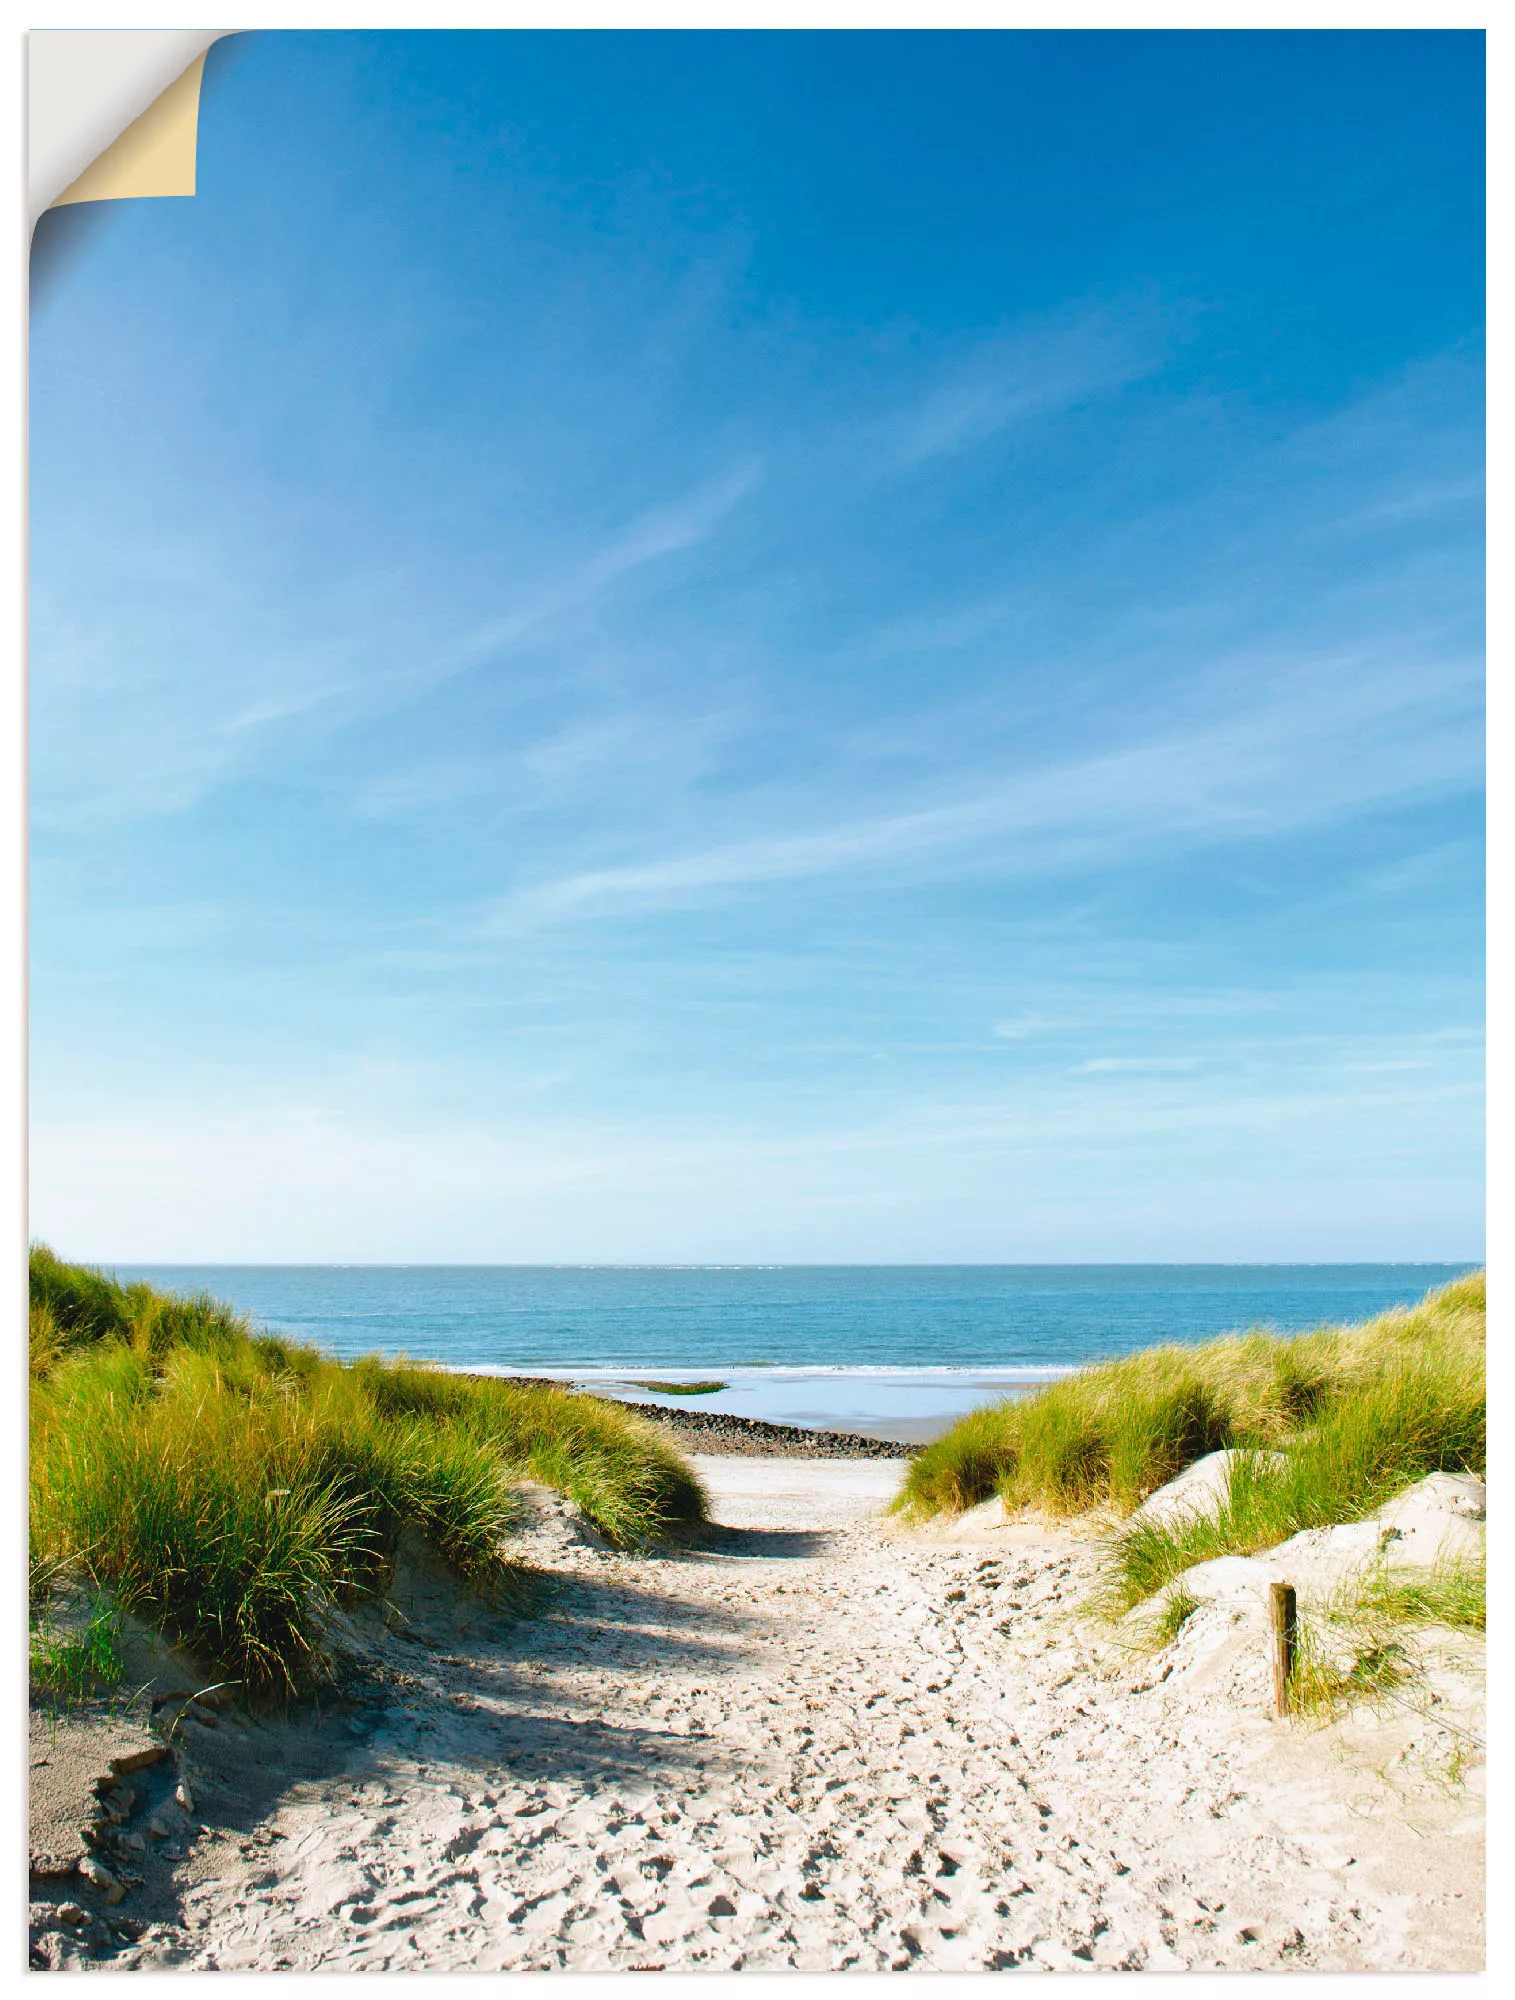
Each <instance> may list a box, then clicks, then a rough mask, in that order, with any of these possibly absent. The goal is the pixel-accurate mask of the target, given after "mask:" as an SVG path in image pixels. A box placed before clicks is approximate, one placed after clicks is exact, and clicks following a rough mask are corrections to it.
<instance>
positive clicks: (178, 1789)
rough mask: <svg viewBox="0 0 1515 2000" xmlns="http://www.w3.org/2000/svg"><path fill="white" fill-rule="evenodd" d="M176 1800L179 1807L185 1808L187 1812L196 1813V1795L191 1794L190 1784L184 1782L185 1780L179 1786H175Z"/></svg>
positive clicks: (181, 1780)
mask: <svg viewBox="0 0 1515 2000" xmlns="http://www.w3.org/2000/svg"><path fill="white" fill-rule="evenodd" d="M174 1799H175V1801H176V1802H177V1803H178V1804H179V1805H181V1806H183V1808H184V1810H185V1811H186V1812H190V1813H192V1812H193V1811H194V1809H195V1798H194V1793H193V1792H191V1790H190V1789H189V1786H188V1784H187V1783H186V1782H185V1781H184V1779H183V1778H181V1779H180V1780H179V1782H178V1784H177V1785H175V1786H174Z"/></svg>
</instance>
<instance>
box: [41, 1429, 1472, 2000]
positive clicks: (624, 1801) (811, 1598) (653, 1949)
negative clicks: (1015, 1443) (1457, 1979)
mask: <svg viewBox="0 0 1515 2000" xmlns="http://www.w3.org/2000/svg"><path fill="white" fill-rule="evenodd" d="M696 1463H697V1464H698V1467H699V1470H700V1472H701V1474H702V1476H703V1477H704V1479H705V1480H706V1482H707V1484H708V1486H709V1489H710V1491H711V1494H712V1498H713V1502H714V1507H713V1512H714V1515H715V1519H716V1521H717V1523H718V1524H719V1525H718V1526H717V1527H716V1528H715V1529H714V1530H713V1531H711V1532H710V1533H709V1534H708V1535H707V1536H706V1537H705V1538H704V1540H703V1541H702V1543H701V1545H700V1546H698V1547H697V1548H694V1549H690V1550H687V1551H682V1552H678V1553H673V1554H668V1555H664V1556H658V1557H652V1558H647V1557H629V1556H624V1555H618V1554H614V1553H612V1552H610V1551H608V1550H606V1549H605V1548H603V1547H600V1546H596V1545H595V1540H594V1537H593V1536H592V1535H590V1534H588V1533H587V1532H586V1531H585V1530H583V1529H582V1527H581V1526H580V1525H579V1524H578V1522H577V1519H576V1517H575V1515H574V1514H573V1511H572V1509H571V1508H569V1507H568V1505H567V1504H566V1503H565V1502H563V1501H561V1500H559V1499H557V1498H556V1496H553V1495H551V1494H548V1493H547V1492H546V1491H545V1489H543V1490H539V1491H537V1493H536V1494H535V1496H534V1504H535V1508H536V1525H535V1527H534V1529H533V1530H532V1532H531V1534H530V1536H529V1537H528V1547H529V1549H530V1552H531V1554H532V1555H533V1557H534V1559H535V1560H536V1562H537V1563H538V1564H539V1565H541V1566H542V1567H543V1568H544V1569H547V1570H550V1571H551V1572H552V1573H553V1578H554V1581H553V1582H552V1583H551V1586H550V1588H549V1591H548V1593H547V1595H546V1596H545V1598H544V1601H543V1604H542V1606H541V1608H540V1610H539V1611H538V1613H537V1615H535V1616H532V1617H529V1618H526V1619H521V1620H517V1621H514V1622H509V1621H501V1620H499V1619H498V1618H497V1617H495V1616H492V1615H491V1614H488V1613H486V1612H482V1611H480V1610H479V1608H478V1607H476V1606H475V1607H468V1606H467V1605H466V1604H465V1603H464V1602H463V1601H462V1600H460V1599H459V1598H458V1597H457V1596H456V1594H455V1592H454V1591H453V1590H452V1589H451V1588H450V1587H449V1586H448V1584H447V1582H446V1580H445V1579H443V1578H441V1577H440V1576H438V1575H437V1574H436V1573H435V1572H434V1571H431V1570H429V1569H428V1567H427V1565H426V1564H425V1562H424V1561H419V1562H416V1563H413V1564H412V1565H411V1566H410V1568H409V1570H408V1571H407V1573H406V1574H405V1575H403V1576H402V1577H401V1579H400V1582H399V1603H400V1606H401V1610H402V1613H403V1616H402V1617H401V1618H398V1619H396V1620H395V1621H394V1622H393V1629H391V1630H389V1631H388V1632H385V1631H382V1630H380V1629H379V1628H378V1627H377V1626H374V1627H370V1628H368V1629H367V1630H366V1631H360V1630H359V1628H357V1627H354V1628H353V1629H352V1631H351V1634H350V1647H351V1650H352V1652H353V1653H354V1655H355V1657H357V1659H358V1660H359V1663H360V1673H361V1676H362V1678H361V1683H360V1687H359V1691H358V1694H357V1696H356V1697H353V1696H351V1695H349V1697H348V1699H347V1700H346V1701H345V1702H344V1703H343V1704H341V1705H339V1706H338V1707H337V1708H336V1709H335V1710H330V1709H329V1710H328V1712H327V1713H326V1714H324V1715H323V1716H321V1717H320V1718H318V1719H315V1720H311V1719H309V1718H307V1719H306V1720H304V1721H302V1722H301V1723H299V1724H294V1723H291V1722H287V1721H286V1722H279V1721H274V1720H268V1721H263V1722H253V1721H250V1720H248V1719H247V1718H245V1717H239V1716H238V1714H237V1713H236V1712H235V1711H234V1710H223V1711H222V1712H221V1713H220V1715H219V1716H217V1715H214V1714H210V1713H208V1714H207V1715H206V1717H205V1720H204V1721H195V1720H192V1719H191V1720H186V1721H184V1722H183V1723H182V1724H181V1725H180V1728H179V1730H178V1732H177V1735H176V1743H175V1749H176V1763H175V1766H174V1772H173V1773H172V1774H169V1775H172V1776H173V1777H174V1778H175V1781H176V1782H177V1783H178V1784H179V1786H180V1787H181V1788H182V1795H181V1797H180V1798H179V1799H178V1800H177V1801H176V1800H175V1798H174V1797H173V1796H171V1787H170V1786H169V1783H168V1776H165V1775H162V1774H160V1776H159V1778H158V1780H157V1783H156V1790H155V1791H154V1789H153V1786H152V1784H150V1783H148V1782H146V1781H148V1780H151V1779H152V1778H153V1773H151V1772H147V1773H143V1774H142V1779H141V1780H139V1781H138V1793H139V1796H138V1797H137V1798H136V1799H134V1800H127V1801H124V1802H123V1803H124V1804H125V1806H126V1808H127V1817H126V1819H125V1821H124V1828H125V1831H124V1834H122V1835H121V1836H119V1837H118V1841H117V1848H116V1852H117V1853H118V1855H119V1854H133V1853H134V1854H135V1856H136V1873H137V1874H138V1875H139V1877H140V1881H139V1883H137V1884H136V1885H133V1886H132V1887H131V1889H130V1894H129V1896H128V1897H127V1899H126V1900H124V1901H123V1902H122V1903H121V1905H120V1913H121V1915H122V1916H124V1917H125V1921H124V1922H122V1921H119V1919H118V1913H117V1911H116V1910H115V1909H114V1908H108V1909H100V1910H98V1911H92V1912H91V1913H87V1914H88V1922H87V1924H86V1925H84V1926H74V1927H72V1928H71V1927H70V1926H69V1925H68V1924H65V1923H60V1922H59V1921H57V1917H56V1908H57V1897H58V1896H60V1895H61V1894H62V1893H63V1891H62V1890H55V1891H52V1892H43V1894H44V1900H43V1901H42V1902H41V1903H40V1904H35V1905H34V1912H33V1915H34V1922H37V1928H36V1930H35V1933H34V1934H35V1935H36V1936H37V1937H38V1939H39V1944H38V1946H37V1947H36V1948H37V1949H38V1950H40V1952H41V1954H42V1958H41V1962H43V1963H48V1964H54V1965H66V1964H71V1963H79V1962H80V1961H81V1960H83V1959H85V1958H91V1959H93V1960H94V1962H101V1961H102V1960H103V1961H104V1962H105V1963H108V1964H114V1965H118V1966H123V1967H129V1966H138V1967H144V1968H163V1967H171V1966H179V1967H191V1968H198V1969H205V1970H210V1969H220V1970H226V1971H231V1970H244V1969H245V1970H252V1969H270V1970H271V1969H280V1968H282V1969H301V1970H315V1969H326V1970H332V1971H375V1970H391V1969H405V1968H411V1969H417V1970H421V1969H429V1970H438V1971H442V1970H448V1969H454V1968H457V1969H462V1968H468V1969H474V1970H514V1969H528V1968H552V1967H559V1968H566V1969H577V1970H595V1969H600V1968H604V1969H618V1968H637V1967H657V1968H668V1969H711V1970H715V1969H751V1970H763V1969H780V1968H788V1967H794V1968H802V1969H810V1970H817V1971H820V1970H833V1969H846V1968H857V1969H872V1970H882V1969H891V1968H892V1969H901V1970H903V1969H910V1968H933V1969H937V1970H960V1969H961V1970H967V1969H993V1968H1003V1967H1012V1966H1025V1967H1028V1968H1035V1967H1046V1968H1076V1967H1078V1966H1080V1965H1084V1966H1096V1967H1098V1966H1106V1967H1126V1968H1137V1967H1149V1968H1153V1969H1157V1968H1164V1967H1167V1968H1179V1967H1196V1968H1204V1967H1233V1968H1243V1967H1255V1968H1267V1967H1273V1968H1284V1967H1310V1968H1316V1969H1321V1970H1331V1969H1343V1970H1344V1969H1350V1968H1380V1969H1395V1968H1411V1967H1439V1968H1449V1969H1450V1968H1471V1967H1474V1966H1477V1965H1479V1964H1481V1962H1482V1934H1483V1924H1482V1910H1481V1904H1480V1902H1479V1885H1480V1883H1481V1879H1482V1876H1481V1868H1482V1859H1481V1856H1482V1812H1481V1805H1482V1801H1481V1798H1480V1796H1479V1788H1480V1776H1481V1774H1480V1771H1479V1770H1478V1769H1477V1768H1476V1764H1477V1759H1476V1757H1475V1758H1473V1759H1472V1760H1468V1759H1467V1758H1466V1757H1464V1768H1462V1769H1461V1771H1460V1773H1459V1775H1458V1778H1457V1781H1456V1782H1448V1781H1447V1780H1446V1778H1445V1776H1444V1772H1445V1769H1446V1766H1447V1759H1448V1756H1449V1754H1451V1753H1455V1751H1456V1749H1457V1745H1458V1743H1459V1741H1463V1742H1465V1741H1466V1739H1467V1738H1468V1737H1469V1736H1470V1734H1471V1733H1472V1732H1474V1731H1475V1730H1476V1733H1477V1736H1478V1737H1479V1738H1480V1739H1481V1735H1482V1729H1481V1724H1480V1723H1479V1722H1478V1719H1477V1713H1476V1693H1474V1692H1471V1691H1470V1690H1472V1689H1473V1688H1474V1685H1475V1682H1476V1673H1475V1672H1474V1668H1475V1666H1476V1662H1475V1661H1473V1660H1472V1658H1471V1655H1470V1657H1469V1659H1468V1660H1466V1661H1464V1662H1462V1670H1465V1671H1464V1678H1463V1679H1462V1680H1460V1681H1459V1680H1458V1678H1457V1673H1458V1671H1459V1669H1458V1663H1457V1662H1455V1661H1454V1662H1453V1663H1452V1665H1451V1666H1450V1667H1449V1668H1448V1669H1447V1672H1446V1673H1445V1674H1444V1675H1443V1679H1442V1684H1441V1685H1442V1688H1443V1694H1442V1698H1441V1701H1440V1705H1439V1706H1438V1707H1437V1708H1436V1709H1434V1710H1432V1711H1429V1712H1426V1713H1422V1712H1411V1711H1409V1710H1403V1711H1397V1710H1386V1711H1384V1712H1383V1713H1382V1714H1380V1715H1378V1716H1376V1717H1375V1716H1372V1715H1366V1714H1363V1713H1357V1714H1354V1715H1353V1717H1352V1718H1351V1719H1350V1720H1348V1721H1346V1722H1343V1723H1337V1724H1333V1725H1331V1726H1330V1727H1328V1728H1318V1727H1315V1728H1312V1727H1309V1726H1306V1725H1303V1724H1294V1723H1289V1724H1279V1723H1277V1722H1275V1721H1273V1720H1272V1719H1271V1717H1270V1715H1269V1713H1268V1701H1267V1663H1266V1658H1265V1649H1264V1647H1263V1646H1262V1644H1261V1643H1260V1637H1259V1633H1258V1631H1257V1630H1256V1629H1255V1627H1254V1624H1253V1622H1252V1621H1251V1620H1250V1619H1249V1616H1248V1615H1247V1614H1246V1612H1245V1611H1244V1610H1242V1609H1238V1608H1237V1606H1236V1605H1235V1604H1234V1603H1232V1604H1226V1603H1219V1604H1216V1605H1214V1606H1209V1607H1207V1608H1206V1610H1205V1611H1204V1612H1203V1613H1201V1614H1196V1615H1195V1616H1194V1617H1193V1618H1191V1619H1190V1620H1189V1621H1188V1623H1187V1624H1186V1626H1185V1627H1184V1629H1183V1632H1182V1633H1181V1634H1180V1637H1179V1639H1178V1640H1177V1641H1176V1642H1175V1643H1174V1644H1173V1645H1171V1646H1170V1647H1169V1648H1167V1649H1166V1650H1165V1651H1164V1652H1163V1653H1161V1654H1156V1655H1154V1654H1153V1653H1152V1652H1150V1651H1137V1650H1133V1649H1132V1647H1131V1646H1130V1644H1129V1643H1128V1642H1126V1641H1124V1640H1123V1638H1122V1637H1121V1635H1120V1634H1119V1633H1116V1632H1112V1630H1111V1628H1110V1627H1109V1626H1101V1625H1097V1624H1094V1623H1092V1622H1090V1621H1089V1620H1087V1619H1086V1618H1084V1617H1081V1616H1080V1615H1079V1607H1080V1605H1081V1603H1082V1602H1083V1601H1084V1599H1085V1597H1086V1594H1087V1592H1088V1590H1089V1588H1090V1585H1091V1583H1092V1581H1093V1579H1094V1577H1095V1574H1096V1570H1097V1565H1098V1553H1097V1548H1096V1546H1095V1544H1094V1543H1093V1542H1092V1541H1090V1540H1088V1539H1079V1538H1078V1537H1077V1536H1076V1535H1074V1534H1071V1533H1062V1532H1055V1531H1049V1530H1046V1529H1040V1528H1032V1527H1027V1526H1024V1525H1011V1526H1000V1527H997V1528H996V1527H994V1526H993V1525H982V1526H975V1525H974V1524H973V1523H970V1524H969V1525H968V1526H967V1527H966V1528H962V1527H960V1528H959V1529H958V1531H957V1536H956V1538H953V1537H952V1536H951V1535H947V1534H942V1533H940V1532H938V1533H937V1534H935V1535H925V1534H920V1533H906V1532H903V1531H901V1530H899V1529H898V1528H897V1527H895V1526H894V1525H893V1524H892V1523H890V1522H886V1521H883V1520H881V1519H880V1518H879V1510H880V1508H881V1507H882V1506H883V1505H884V1504H885V1503H886V1502H887V1500H888V1498H889V1497H890V1495H891V1494H892V1493H893V1492H894V1490H895V1488H896V1485H897V1482H898V1479H899V1476H900V1471H901V1467H900V1465H899V1464H898V1463H897V1462H890V1461H887V1460H879V1461H870V1460H857V1461H845V1460H827V1461H812V1460H804V1459H792V1458H740V1457H732V1456H719V1457H707V1458H702V1459H699V1460H697V1461H696ZM1459 1732H1461V1735H1459ZM1439 1774H1442V1775H1439ZM154 1799H156V1800H157V1803H156V1804H154ZM186 1802H187V1803H186ZM122 1842H124V1845H122ZM115 1865H118V1866H119V1865H120V1863H119V1861H118V1862H117V1863H116V1864H115ZM127 1872H130V1871H127ZM33 1893H34V1897H36V1896H37V1895H38V1894H39V1891H38V1889H37V1887H36V1886H35V1885H34V1892H33ZM49 1893H50V1894H51V1895H52V1897H53V1901H52V1902H51V1903H49V1902H48V1901H47V1900H46V1895H47V1894H49ZM97 1900H98V1899H97ZM127 1913H131V1914H127ZM37 1920H40V1921H37ZM108 1923H109V1924H113V1925H114V1926H115V1928H113V1929H111V1930H107V1929H106V1928H105V1926H106V1925H107V1924H108ZM36 1962H38V1960H37V1959H36V1958H34V1963H36Z"/></svg>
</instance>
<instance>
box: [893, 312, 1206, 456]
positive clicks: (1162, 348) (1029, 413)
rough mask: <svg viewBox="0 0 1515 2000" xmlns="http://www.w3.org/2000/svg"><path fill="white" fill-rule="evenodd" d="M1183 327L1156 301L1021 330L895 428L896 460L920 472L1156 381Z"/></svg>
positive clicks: (965, 364) (948, 377) (964, 362)
mask: <svg viewBox="0 0 1515 2000" xmlns="http://www.w3.org/2000/svg"><path fill="white" fill-rule="evenodd" d="M1177 325H1178V322H1177V320H1176V317H1175V315H1174V314H1173V313H1172V312H1171V310H1169V311H1159V310H1158V309H1157V308H1156V307H1155V306H1154V305H1153V303H1152V302H1151V301H1141V300H1134V299H1132V300H1124V301H1114V302H1112V303H1111V304H1109V305H1104V306H1099V307H1094V306H1081V307H1075V308H1072V309H1068V308H1065V309H1064V310H1062V311H1060V312H1058V313H1056V314H1052V315H1049V316H1048V317H1047V318H1045V319H1044V320H1042V321H1040V322H1033V323H1032V324H1030V325H1022V326H1018V327H1016V328H1014V329H1012V330H1011V331H1009V332H1007V333H1005V334H1003V335H1001V336H1000V337H999V338H997V339H994V340H990V341H986V342H984V343H983V344H982V345H981V346H980V347H978V348H976V349H975V350H974V351H973V352H972V353H971V354H969V355H968V356H966V357H964V358H963V359H961V360H958V361H956V362H954V363H953V365H952V366H951V367H950V368H949V369H948V370H946V371H945V372H944V374H943V376H942V378H941V379H940V380H939V381H938V382H937V383H936V385H935V386H934V387H933V388H931V389H930V390H929V391H928V392H927V393H926V394H925V395H924V396H923V397H922V398H921V399H920V400H919V401H918V402H917V403H916V404H915V405H914V406H913V407H912V408H910V409H908V410H906V411H903V412H901V414H900V415H899V416H898V417H896V419H895V420H894V455H895V457H896V458H897V460H898V461H899V462H900V463H901V464H905V465H916V464H919V463H921V462H922V461H924V460H927V459H933V458H943V457H947V456H950V455H951V454H953V453H956V452H962V451H969V450H972V449H973V447H974V446H976V445H979V444H982V443H984V442H985V441H986V440H987V439H989V438H991V437H993V436H995V435H996V434H997V433H998V432H1000V431H1003V430H1006V429H1008V428H1009V427H1010V426H1012V425H1014V424H1016V423H1024V422H1029V421H1031V420H1032V419H1039V418H1043V417H1047V416H1050V415H1052V414H1053V413H1054V412H1056V411H1058V410H1065V409H1067V408H1069V407H1070V406H1071V405H1073V404H1075V403H1080V402H1083V401H1084V400H1085V399H1086V398H1088V397H1091V396H1097V395H1100V394H1102V393H1105V392H1107V391H1109V390H1112V389H1119V388H1123V387H1124V386H1125V385H1126V384H1127V383H1129V382H1136V381H1140V380H1141V379H1142V378H1143V377H1144V376H1148V375H1153V374H1156V373H1157V372H1158V371H1159V370H1160V369H1161V367H1162V366H1163V363H1164V361H1165V360H1166V358H1167V356H1168V355H1169V354H1170V353H1171V352H1172V348H1173V343H1174V338H1175V333H1176V331H1177Z"/></svg>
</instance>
